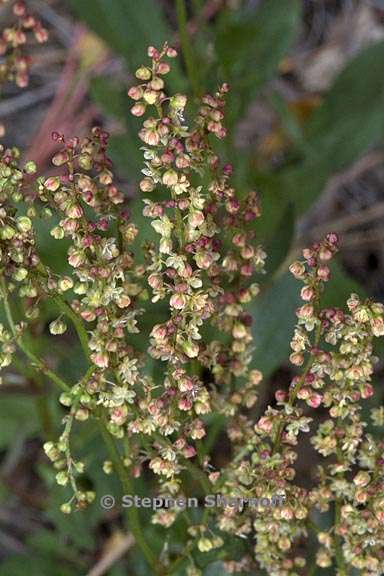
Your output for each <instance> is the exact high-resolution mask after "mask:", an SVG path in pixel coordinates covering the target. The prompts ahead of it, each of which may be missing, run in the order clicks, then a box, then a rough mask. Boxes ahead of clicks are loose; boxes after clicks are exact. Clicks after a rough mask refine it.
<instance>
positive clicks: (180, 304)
mask: <svg viewBox="0 0 384 576" xmlns="http://www.w3.org/2000/svg"><path fill="white" fill-rule="evenodd" d="M186 303H187V298H186V296H185V295H184V294H173V295H172V296H171V299H170V301H169V304H170V306H171V308H176V310H182V309H183V308H184V307H185V305H186Z"/></svg>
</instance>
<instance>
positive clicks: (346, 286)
mask: <svg viewBox="0 0 384 576" xmlns="http://www.w3.org/2000/svg"><path fill="white" fill-rule="evenodd" d="M331 272H332V276H331V280H330V282H329V284H328V285H327V286H326V289H325V292H324V295H323V296H322V300H321V305H322V306H323V307H331V306H338V307H341V308H345V303H346V300H347V299H348V297H349V296H350V294H351V293H352V292H357V293H358V294H360V295H362V296H364V290H363V289H362V287H361V286H360V285H359V284H358V283H357V282H355V281H354V280H352V279H351V278H349V277H348V276H347V275H346V273H345V272H344V271H343V269H342V267H341V266H340V264H339V263H338V262H337V261H334V262H333V263H332V266H331ZM301 286H302V285H301V284H300V282H298V281H297V280H296V279H295V278H293V276H292V275H291V274H290V272H285V273H284V274H282V275H281V276H279V277H278V278H277V280H275V282H273V284H272V285H271V286H270V287H268V288H266V289H265V291H264V292H262V293H261V294H260V296H259V297H258V298H256V300H255V301H254V304H252V306H251V308H250V312H251V313H252V316H253V336H254V341H255V346H256V350H255V352H254V354H253V360H252V363H253V365H254V367H255V368H259V369H260V370H261V371H262V372H263V374H264V377H266V378H267V377H268V376H270V375H271V374H272V373H273V372H274V370H276V369H277V368H278V367H279V366H280V365H281V364H283V363H284V362H286V361H287V360H288V357H289V354H290V340H291V338H292V335H293V331H294V327H295V323H296V315H295V311H296V308H297V307H298V306H299V304H300V302H301V300H300V289H301Z"/></svg>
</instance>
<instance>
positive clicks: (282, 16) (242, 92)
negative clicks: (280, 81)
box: [216, 0, 301, 113]
mask: <svg viewBox="0 0 384 576" xmlns="http://www.w3.org/2000/svg"><path fill="white" fill-rule="evenodd" d="M300 12H301V8H300V2H299V1H298V0H264V1H263V2H262V3H261V5H260V7H259V8H258V9H257V10H256V11H255V10H251V9H247V10H244V11H242V12H241V13H240V15H239V12H238V11H236V12H230V13H229V14H230V16H229V17H228V15H225V16H224V18H223V20H222V22H221V24H220V25H219V30H218V33H217V38H216V51H217V54H218V57H219V59H220V63H221V64H222V66H223V75H224V77H225V79H226V80H228V81H230V82H231V85H232V88H233V94H234V96H233V98H232V100H231V102H232V105H233V104H235V105H236V108H237V111H236V112H237V113H239V112H240V111H241V110H243V109H244V107H245V106H246V104H247V103H248V102H249V100H250V99H251V98H252V97H253V96H254V94H255V93H256V92H257V91H258V90H259V89H260V88H261V87H262V86H263V85H264V84H265V83H266V82H268V80H270V79H271V78H272V76H273V74H274V73H275V72H276V70H277V68H278V65H279V64H280V62H281V60H282V58H283V57H284V55H285V54H286V52H287V51H288V49H289V48H290V46H291V45H292V43H293V41H294V39H295V38H296V36H297V33H298V30H299V25H300ZM227 14H228V13H227Z"/></svg>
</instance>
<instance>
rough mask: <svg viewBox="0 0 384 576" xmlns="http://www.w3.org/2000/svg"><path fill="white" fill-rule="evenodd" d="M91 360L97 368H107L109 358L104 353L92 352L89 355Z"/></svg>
mask: <svg viewBox="0 0 384 576" xmlns="http://www.w3.org/2000/svg"><path fill="white" fill-rule="evenodd" d="M91 360H92V362H93V363H94V364H96V366H98V367H99V368H108V366H109V358H108V354H106V353H105V352H94V353H93V354H91Z"/></svg>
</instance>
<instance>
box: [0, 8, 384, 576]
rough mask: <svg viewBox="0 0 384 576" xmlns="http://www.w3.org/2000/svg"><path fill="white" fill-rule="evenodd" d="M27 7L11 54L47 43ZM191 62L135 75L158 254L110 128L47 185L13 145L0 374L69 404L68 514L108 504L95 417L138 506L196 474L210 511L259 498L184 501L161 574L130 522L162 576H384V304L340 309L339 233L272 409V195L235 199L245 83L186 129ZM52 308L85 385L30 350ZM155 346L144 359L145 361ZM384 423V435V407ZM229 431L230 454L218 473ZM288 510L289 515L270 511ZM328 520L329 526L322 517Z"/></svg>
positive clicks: (78, 150)
mask: <svg viewBox="0 0 384 576" xmlns="http://www.w3.org/2000/svg"><path fill="white" fill-rule="evenodd" d="M14 10H15V14H16V15H17V16H18V17H20V18H22V19H23V20H22V24H21V28H20V26H18V28H17V30H16V28H15V29H12V30H13V32H12V34H11V32H6V33H5V35H4V43H8V44H9V42H10V43H11V44H12V46H13V48H15V49H17V48H18V45H19V44H23V43H24V36H23V34H24V33H23V32H22V28H23V27H24V28H25V27H32V28H34V30H35V35H36V37H37V39H38V41H41V40H42V39H43V36H44V33H43V32H42V28H40V26H39V25H37V24H36V23H35V24H34V26H29V19H30V17H26V16H25V12H24V7H23V4H22V3H20V2H18V3H17V4H16V5H15V9H14ZM25 18H27V21H28V25H27V24H26V22H25ZM4 46H5V44H4ZM4 49H6V47H5V48H4ZM176 56H177V53H176V51H175V50H174V49H173V48H170V47H169V46H168V45H167V44H165V45H164V46H163V47H162V48H161V49H156V48H154V47H150V48H149V49H148V57H149V59H150V63H149V64H148V65H145V66H142V67H140V68H139V69H138V70H137V72H136V78H137V80H138V84H137V85H135V86H133V87H132V88H130V90H129V93H128V94H129V97H130V98H131V99H132V100H133V102H134V103H133V106H132V109H131V112H132V114H133V115H134V116H136V117H144V120H143V125H142V128H141V130H140V132H139V138H140V140H141V149H142V151H143V170H142V172H143V177H142V179H141V181H140V184H139V187H140V190H141V192H142V193H143V194H144V200H143V206H144V207H143V214H144V216H145V217H146V218H148V223H149V224H150V226H151V228H153V229H154V231H155V233H156V235H157V236H156V240H148V239H146V236H147V233H146V231H145V230H140V229H139V228H138V226H137V225H136V224H135V222H134V221H132V220H131V219H130V213H129V205H128V204H127V200H126V198H125V197H124V194H123V193H122V192H121V191H120V190H119V187H118V186H117V185H116V184H115V181H114V175H113V166H112V163H111V161H110V159H109V157H108V152H107V147H108V134H107V133H106V132H105V131H104V130H103V129H101V128H99V127H96V128H94V129H93V130H92V131H91V133H90V134H89V135H88V136H87V137H84V138H77V137H67V136H66V135H63V134H60V133H57V132H55V133H53V135H52V137H53V139H54V141H55V142H56V143H57V145H58V150H57V152H56V154H55V155H54V156H53V158H52V164H53V166H54V173H53V174H51V175H49V176H48V177H44V176H37V177H36V171H37V168H36V166H35V165H34V163H33V162H26V163H24V164H23V163H21V161H20V152H19V151H18V150H16V149H9V148H3V147H2V148H1V159H0V219H1V222H0V223H1V229H0V265H1V268H0V286H1V296H2V303H3V307H4V311H5V316H6V321H5V322H4V324H2V325H1V327H0V339H1V346H2V347H1V356H0V361H1V367H2V368H4V369H6V368H7V367H8V366H9V365H10V364H11V363H12V362H13V361H15V362H18V358H19V353H21V354H24V355H25V356H26V357H27V358H28V361H29V367H30V368H31V369H33V370H35V371H37V372H38V373H40V374H42V375H44V376H45V377H46V378H47V380H49V381H51V382H52V384H54V385H56V386H57V387H58V388H59V389H60V390H61V395H60V402H61V404H62V405H63V406H64V409H65V411H66V412H65V416H64V418H63V430H62V433H61V435H60V437H59V438H57V439H55V440H49V441H47V442H46V443H45V445H44V450H45V452H46V455H47V457H48V458H49V459H50V460H51V462H52V464H53V467H54V469H55V473H56V480H57V483H58V484H60V485H62V486H65V487H68V489H69V490H70V496H69V499H68V500H67V501H66V502H65V503H63V504H62V506H61V510H62V512H63V513H70V512H71V511H72V510H73V509H76V510H81V509H83V508H86V507H87V506H89V505H92V506H94V505H95V503H94V500H95V497H96V493H95V491H94V490H93V489H92V487H91V488H90V487H89V486H88V485H87V482H86V473H87V458H85V459H83V458H81V457H79V456H77V455H76V454H74V453H73V450H72V448H71V441H72V438H73V435H74V434H76V427H77V426H80V425H81V426H85V425H86V424H87V422H89V421H92V422H95V423H96V424H97V426H98V428H99V432H100V435H101V437H102V438H103V440H104V442H105V445H106V447H107V449H108V453H109V456H108V459H107V460H105V462H104V464H103V469H104V472H105V473H106V474H116V475H117V476H118V477H119V478H120V480H121V483H122V487H123V489H124V492H125V494H134V492H135V488H134V480H135V479H137V478H140V477H141V476H144V475H146V476H148V474H150V475H151V476H150V477H151V485H152V486H153V495H156V496H161V497H172V498H173V499H175V500H176V501H177V499H178V498H182V497H189V496H193V495H195V494H194V493H192V494H191V491H190V482H189V481H188V480H189V476H191V477H192V478H193V479H194V481H196V483H198V484H199V489H198V492H197V494H198V496H199V498H200V499H203V498H204V497H205V496H207V495H210V496H223V497H226V498H228V499H231V498H234V499H237V500H236V502H237V503H238V502H239V501H240V500H239V499H242V501H243V502H250V501H251V500H252V499H255V500H256V501H257V506H256V507H254V506H250V505H244V506H242V505H231V506H212V507H206V508H205V509H204V510H199V514H198V515H197V516H196V515H194V516H192V515H190V514H189V513H188V511H186V510H185V509H184V508H183V506H181V505H180V506H175V507H172V508H167V507H165V508H164V507H163V508H159V509H157V510H155V512H154V513H153V515H152V517H151V522H152V524H155V525H159V526H161V527H162V528H163V529H164V531H167V530H169V529H171V527H172V526H173V525H174V524H175V523H176V522H178V521H179V520H180V519H181V518H183V517H184V516H185V515H186V516H187V522H188V525H187V529H186V530H185V533H184V542H183V544H184V547H183V548H182V549H181V550H177V551H175V550H172V548H164V550H163V552H162V556H161V559H160V561H157V558H156V554H155V552H154V550H153V549H152V547H151V545H150V541H149V540H148V531H147V530H145V528H144V527H143V522H142V518H141V514H140V511H139V510H138V509H137V508H135V507H129V508H128V509H127V513H128V521H129V522H128V523H129V529H130V530H131V532H132V534H133V536H134V538H135V541H136V544H137V545H138V547H140V550H141V552H142V554H143V556H144V557H145V558H146V560H147V562H148V564H149V566H150V567H151V573H155V574H173V573H177V572H178V571H179V573H187V574H188V575H189V576H192V575H197V574H200V573H201V572H200V568H199V563H198V561H197V560H196V558H197V554H199V553H201V554H203V555H204V554H208V553H210V552H211V551H214V552H213V554H214V557H215V558H220V559H222V560H223V563H224V567H225V569H226V570H227V572H229V573H239V572H241V573H255V571H256V570H259V569H260V570H264V571H265V573H267V574H270V575H272V576H294V575H299V574H309V573H310V572H309V567H308V562H307V558H306V552H305V551H306V547H307V546H308V542H309V541H315V542H316V553H315V557H314V559H313V566H318V567H321V568H326V567H329V566H332V565H334V566H336V573H337V574H338V576H346V575H347V574H352V573H353V572H352V571H353V570H357V571H358V573H360V574H364V575H379V574H383V573H384V568H383V566H384V562H383V560H384V553H383V550H384V548H383V544H384V530H383V520H384V482H383V476H382V474H381V470H382V466H383V462H384V460H383V447H384V445H383V443H382V442H379V441H377V440H376V438H375V437H374V436H373V435H372V434H371V433H370V432H368V431H367V418H366V415H365V414H364V412H363V406H364V400H366V399H368V398H369V397H370V396H372V394H373V387H372V383H371V378H372V373H373V365H374V361H375V357H374V356H373V339H374V338H375V337H380V336H382V335H383V334H384V306H383V305H382V304H380V303H375V302H372V301H365V302H363V301H360V300H359V298H358V296H357V295H355V294H353V295H351V297H350V298H349V300H348V302H347V303H346V309H345V310H341V309H335V308H324V307H323V306H322V294H323V290H324V287H325V284H326V283H327V282H328V281H329V279H330V275H331V274H330V268H329V261H330V260H331V259H332V258H333V256H334V254H335V253H336V252H337V242H338V239H337V236H336V235H335V234H333V233H330V234H328V235H327V236H326V238H325V239H324V240H323V241H322V242H320V243H316V244H314V245H313V246H311V247H310V248H308V249H305V250H304V251H303V258H302V260H299V261H296V262H294V263H293V264H291V266H290V271H291V273H292V274H293V275H294V277H295V278H296V279H297V280H298V281H300V282H301V283H302V285H303V286H302V288H301V293H300V294H301V298H302V301H303V304H302V305H301V306H300V307H299V308H298V310H297V325H296V328H295V331H294V334H293V337H292V341H291V348H292V353H291V356H290V361H291V363H292V365H293V366H294V368H295V371H296V372H295V376H294V377H293V379H292V381H291V382H290V383H289V386H288V387H287V389H286V390H284V389H279V390H277V391H276V394H275V403H274V405H273V406H268V407H266V409H264V407H263V406H262V405H261V403H260V402H258V387H260V384H261V382H262V380H263V376H262V374H261V372H260V371H259V370H258V369H257V366H254V365H253V363H252V351H253V344H252V341H253V339H252V330H253V327H252V316H251V314H250V313H249V311H248V309H247V306H248V305H249V303H250V302H251V301H252V300H253V299H254V298H256V297H257V295H258V293H259V286H258V282H257V278H258V275H260V274H262V273H263V270H264V262H265V259H266V254H265V252H264V250H263V247H262V246H261V245H260V244H259V241H258V238H257V237H256V234H255V226H254V223H255V219H256V218H258V217H259V216H260V214H261V210H260V204H259V199H258V195H257V193H256V192H254V191H251V192H250V193H249V194H248V195H247V196H245V197H242V198H239V197H238V196H237V194H236V191H235V189H234V188H233V186H232V184H231V175H232V166H231V165H230V164H224V165H223V164H222V163H221V161H220V158H219V156H218V154H217V153H216V152H215V139H219V140H221V139H223V138H225V133H226V131H225V127H224V115H225V95H226V93H227V92H228V90H229V87H228V86H227V85H226V84H223V85H222V86H221V87H220V88H219V89H218V91H217V92H216V93H215V94H214V95H205V96H204V97H203V98H202V99H201V102H200V103H199V106H198V108H197V110H196V111H195V113H194V114H189V113H187V104H188V103H187V98H186V96H184V95H183V94H174V95H170V94H169V93H168V92H167V89H166V85H165V77H166V75H167V74H168V73H169V71H170V62H171V61H172V59H173V58H175V57H176ZM16 69H17V70H16ZM15 70H16V71H15ZM23 70H24V69H22V70H21V68H20V57H19V56H18V55H15V54H14V53H12V57H11V59H10V60H9V64H7V65H6V68H4V73H3V76H4V78H5V79H7V80H8V79H10V78H13V77H15V78H16V82H17V84H18V85H19V86H22V85H24V84H25V80H23V79H21V77H20V74H21V73H22V74H23V73H24V72H23ZM42 219H44V220H46V221H48V222H49V224H50V234H51V236H52V251H54V250H55V244H54V243H55V242H64V243H65V245H66V247H67V248H66V249H67V259H68V264H69V267H70V268H69V272H67V273H65V274H63V273H61V272H60V271H58V270H55V269H54V268H53V267H50V266H48V265H47V264H46V263H45V262H44V259H43V258H42V257H41V255H40V254H39V240H38V233H37V229H38V223H39V222H40V221H41V220H42ZM47 302H52V303H53V305H54V306H55V309H56V310H57V313H58V314H59V315H58V316H57V318H55V319H54V320H52V321H51V322H50V324H49V330H50V333H51V334H52V335H61V334H63V333H64V332H65V331H66V330H67V324H68V323H71V324H72V325H73V327H74V329H75V330H76V333H77V336H78V339H79V342H80V344H81V346H82V349H83V353H84V358H85V361H86V363H87V368H86V370H85V371H84V373H82V374H78V375H77V377H76V380H75V381H73V382H68V381H66V380H64V378H63V377H62V376H61V375H60V374H59V373H57V372H56V371H55V370H54V369H53V368H52V366H50V365H48V362H47V361H46V359H45V358H41V357H39V356H37V354H36V353H35V352H34V350H33V346H31V345H30V341H31V338H30V334H31V333H33V329H34V326H35V324H36V322H38V321H39V317H40V314H41V311H42V309H43V308H44V306H45V304H46V303H47ZM16 310H17V313H16ZM148 318H149V320H148ZM152 318H155V321H152ZM257 329H258V327H257V326H255V327H254V330H256V331H257ZM140 334H143V335H144V340H145V342H146V344H147V345H146V347H145V349H142V348H141V347H140V346H138V345H137V342H138V335H140ZM154 366H155V370H156V373H157V374H156V378H155V377H154ZM320 407H321V408H322V409H323V410H324V413H325V414H326V417H325V418H322V419H321V422H320V423H319V421H318V419H314V418H313V413H314V412H315V411H316V410H318V409H319V408H320ZM370 417H371V420H372V423H373V424H374V425H376V426H382V425H383V424H384V411H383V409H382V408H376V409H374V410H373V411H372V413H371V416H370ZM220 430H225V431H226V436H227V439H228V441H229V443H230V450H229V452H230V457H228V458H225V459H224V461H223V462H220V463H217V462H216V461H215V452H214V450H213V448H214V445H215V435H217V434H218V433H219V432H220ZM306 435H310V438H311V444H312V446H313V450H314V451H315V453H317V455H318V456H317V459H318V463H319V466H318V470H317V473H316V478H314V479H313V481H312V482H311V485H310V486H306V487H303V485H302V484H303V483H302V482H301V481H300V478H297V477H296V476H297V474H296V461H297V459H298V456H299V455H300V450H301V446H302V443H303V440H304V441H305V436H306ZM154 479H156V482H154ZM273 498H279V499H280V500H279V502H280V505H279V506H272V507H271V506H266V505H265V499H270V500H273ZM263 499H264V505H263ZM327 511H330V512H331V516H332V519H333V520H332V522H331V524H330V525H329V526H328V525H324V522H323V521H322V520H321V519H322V516H323V515H324V514H325V513H326V512H327ZM327 517H328V518H329V515H328V516H327ZM234 541H236V542H239V543H240V545H239V547H238V548H236V550H235V551H234V552H233V553H232V551H231V547H230V546H227V545H225V544H228V542H234ZM182 569H184V570H185V571H186V572H185V571H184V572H180V570H182Z"/></svg>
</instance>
